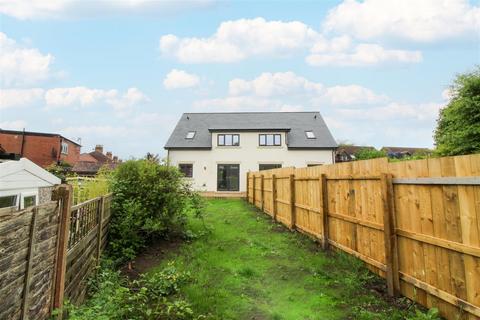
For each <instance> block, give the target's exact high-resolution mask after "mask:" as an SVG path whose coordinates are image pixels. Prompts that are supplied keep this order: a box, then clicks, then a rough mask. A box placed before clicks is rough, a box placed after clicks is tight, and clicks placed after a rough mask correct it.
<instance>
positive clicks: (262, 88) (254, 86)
mask: <svg viewBox="0 0 480 320" xmlns="http://www.w3.org/2000/svg"><path fill="white" fill-rule="evenodd" d="M228 88H229V93H230V95H233V96H236V95H241V94H245V93H251V94H254V95H257V96H263V97H269V96H273V95H286V94H296V93H301V94H304V93H306V92H309V93H313V94H315V93H320V92H321V91H322V89H323V85H322V84H320V83H315V82H312V81H309V80H307V79H305V78H303V77H300V76H297V75H296V74H295V73H293V72H291V71H289V72H277V73H269V72H264V73H262V74H261V75H259V76H258V77H257V78H255V79H253V80H251V81H248V80H244V79H233V80H231V81H230V82H229V85H228Z"/></svg>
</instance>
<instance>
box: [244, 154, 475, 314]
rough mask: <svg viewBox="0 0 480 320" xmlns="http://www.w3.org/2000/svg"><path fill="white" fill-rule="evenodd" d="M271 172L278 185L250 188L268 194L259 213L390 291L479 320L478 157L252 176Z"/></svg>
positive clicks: (279, 171)
mask: <svg viewBox="0 0 480 320" xmlns="http://www.w3.org/2000/svg"><path fill="white" fill-rule="evenodd" d="M272 174H275V178H274V179H272V181H273V180H274V181H275V187H276V188H273V187H272V185H271V184H270V185H269V184H268V183H264V185H263V189H264V190H263V192H262V190H261V189H262V186H261V185H257V188H259V189H260V190H256V194H255V198H256V199H258V198H257V195H258V196H260V195H261V194H262V193H263V194H264V197H265V198H267V197H268V196H265V194H268V192H271V191H269V190H272V191H273V190H275V193H276V200H275V201H273V198H271V199H270V198H269V201H268V202H269V203H271V205H267V204H266V203H265V202H264V203H263V210H264V211H268V213H269V214H270V215H272V216H274V217H276V219H277V220H278V221H279V222H281V223H283V224H285V225H286V226H288V227H292V226H294V227H295V228H296V229H297V230H298V231H301V232H304V233H307V234H309V235H310V236H314V237H316V238H318V239H319V240H320V241H321V242H322V244H323V245H324V247H326V245H327V244H330V245H331V246H333V247H334V248H337V249H339V250H343V251H346V252H347V253H350V254H352V255H354V256H356V257H358V258H360V259H362V260H363V261H365V262H366V263H367V266H368V267H369V268H370V269H371V270H372V271H374V272H376V273H378V274H379V275H381V276H383V277H386V279H387V285H388V289H389V291H388V292H389V294H391V295H393V294H396V293H398V292H399V293H401V294H403V295H404V296H407V297H409V298H410V299H412V300H414V301H416V302H418V303H420V304H423V305H425V306H426V307H429V308H430V307H437V308H439V310H440V311H441V314H442V315H444V316H445V317H446V318H447V319H480V183H479V181H480V155H469V156H460V157H445V158H437V159H428V160H415V161H403V162H394V163H389V162H388V160H387V159H375V160H368V161H357V162H350V163H340V164H335V165H327V166H318V167H312V168H298V169H294V168H284V169H275V170H269V171H262V172H261V173H250V175H251V176H260V175H264V177H271V176H272ZM292 174H293V177H290V175H292ZM435 177H452V178H449V179H448V180H445V179H444V180H438V179H437V180H434V179H433V178H435ZM456 177H473V178H471V179H461V180H459V179H456ZM402 178H403V180H402ZM418 178H420V179H422V178H423V179H426V178H428V180H417V179H418ZM264 179H265V178H264ZM455 179H456V180H455ZM292 181H293V183H292ZM264 182H265V180H264ZM266 188H269V190H265V189H266ZM292 191H293V194H292ZM250 192H251V191H250V189H249V194H247V197H248V199H250ZM271 195H273V192H271ZM292 199H293V200H294V206H293V209H294V210H292ZM256 205H257V207H258V208H260V209H262V203H261V201H260V202H258V201H256ZM292 219H293V220H292ZM292 222H293V224H292Z"/></svg>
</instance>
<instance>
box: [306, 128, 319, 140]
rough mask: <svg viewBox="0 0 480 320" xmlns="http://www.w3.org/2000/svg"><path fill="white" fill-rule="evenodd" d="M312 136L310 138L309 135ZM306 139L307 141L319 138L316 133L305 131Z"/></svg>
mask: <svg viewBox="0 0 480 320" xmlns="http://www.w3.org/2000/svg"><path fill="white" fill-rule="evenodd" d="M310 133H311V134H312V136H311V137H309V136H308V134H310ZM305 137H307V139H317V136H316V135H315V132H313V130H306V131H305Z"/></svg>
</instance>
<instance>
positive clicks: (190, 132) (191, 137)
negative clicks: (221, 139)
mask: <svg viewBox="0 0 480 320" xmlns="http://www.w3.org/2000/svg"><path fill="white" fill-rule="evenodd" d="M196 134H197V132H196V131H188V132H187V136H186V137H185V139H188V140H192V139H193V138H195V135H196Z"/></svg>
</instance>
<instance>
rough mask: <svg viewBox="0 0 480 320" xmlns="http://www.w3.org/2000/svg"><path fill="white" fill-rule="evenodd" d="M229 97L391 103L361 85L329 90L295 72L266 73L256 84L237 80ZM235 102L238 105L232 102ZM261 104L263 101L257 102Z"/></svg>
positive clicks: (254, 81) (230, 87)
mask: <svg viewBox="0 0 480 320" xmlns="http://www.w3.org/2000/svg"><path fill="white" fill-rule="evenodd" d="M229 95H230V96H231V98H233V97H235V96H245V95H250V96H254V97H262V98H263V97H277V96H288V97H286V98H298V99H300V100H303V101H306V100H310V99H311V102H312V103H313V104H315V105H324V104H325V103H329V104H333V105H352V104H365V103H366V104H372V103H380V102H385V101H387V100H388V97H387V96H385V95H379V94H376V93H374V92H373V91H372V90H370V89H368V88H365V87H362V86H360V85H346V86H333V87H327V86H325V85H323V84H322V83H319V82H314V81H310V80H308V79H306V78H304V77H301V76H298V75H296V74H295V73H294V72H291V71H288V72H276V73H269V72H264V73H262V74H260V75H259V76H258V77H256V78H254V79H253V80H245V79H238V78H237V79H233V80H231V81H230V82H229ZM229 101H230V102H231V101H237V100H234V99H230V100H229ZM255 101H256V102H257V103H258V102H259V101H263V100H258V99H257V100H255Z"/></svg>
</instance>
